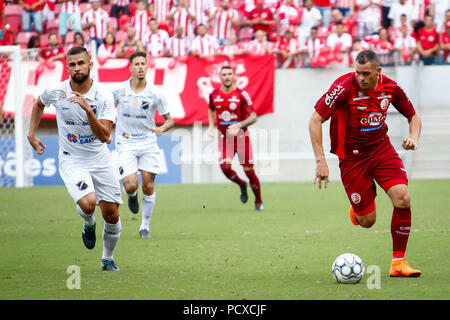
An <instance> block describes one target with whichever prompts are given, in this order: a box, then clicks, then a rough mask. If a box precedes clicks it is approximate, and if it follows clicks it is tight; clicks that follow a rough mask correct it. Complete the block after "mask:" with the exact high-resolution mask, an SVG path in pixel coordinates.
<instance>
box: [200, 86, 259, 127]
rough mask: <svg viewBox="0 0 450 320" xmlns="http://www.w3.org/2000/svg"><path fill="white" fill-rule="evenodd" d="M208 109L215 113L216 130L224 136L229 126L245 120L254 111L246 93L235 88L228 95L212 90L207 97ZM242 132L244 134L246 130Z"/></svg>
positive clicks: (218, 89)
mask: <svg viewBox="0 0 450 320" xmlns="http://www.w3.org/2000/svg"><path fill="white" fill-rule="evenodd" d="M209 109H211V110H213V111H216V121H217V128H218V129H219V131H220V132H222V133H223V134H224V135H225V134H226V130H227V128H228V126H229V125H232V124H234V123H237V122H239V121H242V120H245V119H246V118H247V117H248V115H249V114H250V113H252V112H254V111H255V110H254V109H253V103H252V100H251V99H250V96H249V95H248V93H247V92H246V91H244V90H241V89H237V88H236V89H234V90H233V91H231V92H230V93H224V92H223V91H222V90H220V88H217V89H214V91H213V92H211V94H210V95H209ZM243 130H244V132H246V131H247V128H243Z"/></svg>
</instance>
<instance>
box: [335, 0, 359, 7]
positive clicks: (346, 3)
mask: <svg viewBox="0 0 450 320" xmlns="http://www.w3.org/2000/svg"><path fill="white" fill-rule="evenodd" d="M354 1H355V0H336V3H335V6H336V8H342V9H350V6H351V4H352V2H354Z"/></svg>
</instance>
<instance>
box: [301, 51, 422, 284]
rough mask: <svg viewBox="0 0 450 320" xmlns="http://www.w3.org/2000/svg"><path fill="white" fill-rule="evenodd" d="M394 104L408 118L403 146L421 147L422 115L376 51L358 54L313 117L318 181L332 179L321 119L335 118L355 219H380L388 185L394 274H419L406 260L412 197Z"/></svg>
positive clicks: (334, 149) (366, 222)
mask: <svg viewBox="0 0 450 320" xmlns="http://www.w3.org/2000/svg"><path fill="white" fill-rule="evenodd" d="M391 103H392V105H393V106H394V107H395V108H396V109H397V110H398V111H399V112H400V113H401V114H402V115H403V116H405V117H406V118H407V119H408V123H409V137H405V139H404V140H403V143H402V147H403V148H404V149H405V150H416V149H417V146H418V141H419V136H420V130H421V120H420V117H419V115H417V114H416V112H415V110H414V107H413V105H412V104H411V101H410V100H409V99H408V97H407V96H406V94H405V92H404V91H403V90H402V89H401V88H400V87H399V86H398V84H397V83H396V82H395V81H393V80H391V79H389V78H388V77H386V76H385V75H384V74H381V67H380V62H379V59H378V56H377V55H376V53H375V52H373V51H371V50H364V51H362V52H361V53H359V54H358V56H357V57H356V61H355V72H351V73H348V74H346V75H343V76H341V77H340V78H338V79H337V80H336V81H335V82H334V83H333V84H332V85H331V87H330V89H329V90H328V91H327V92H326V93H325V94H324V95H323V96H322V97H321V98H320V99H319V101H318V102H317V104H316V106H315V111H314V113H313V115H312V117H311V119H310V122H309V132H310V136H311V143H312V147H313V150H314V155H315V158H316V174H315V179H314V184H315V183H316V182H317V181H318V182H319V189H321V187H322V182H324V184H325V185H324V187H325V188H326V187H327V184H328V175H329V170H328V165H327V163H326V160H325V154H324V151H323V146H322V123H324V122H325V121H326V120H328V119H329V118H330V117H331V123H330V137H331V153H334V154H336V155H337V156H338V157H339V168H340V171H341V179H342V182H343V184H344V188H345V191H346V192H347V196H348V198H349V200H350V202H351V207H350V219H351V221H352V223H353V224H355V225H361V226H362V227H364V228H370V227H371V226H372V225H373V224H374V223H375V220H376V206H375V197H376V185H375V182H376V183H377V184H378V185H380V186H381V188H383V190H384V191H385V192H386V194H387V195H388V196H389V198H390V199H391V201H392V205H393V207H394V209H393V214H392V221H391V235H392V240H393V259H392V264H391V268H390V271H389V275H390V276H391V277H418V276H420V274H421V271H419V270H414V269H412V268H411V267H410V266H409V265H408V263H407V262H406V260H405V251H406V245H407V243H408V238H409V233H410V229H411V202H410V195H409V192H408V178H407V175H406V170H405V168H404V166H403V162H402V160H401V159H400V157H399V155H398V154H397V152H396V151H395V149H394V147H393V146H392V144H391V142H390V140H389V136H388V135H387V131H388V128H387V125H386V123H385V120H386V115H387V110H388V108H389V105H390V104H391Z"/></svg>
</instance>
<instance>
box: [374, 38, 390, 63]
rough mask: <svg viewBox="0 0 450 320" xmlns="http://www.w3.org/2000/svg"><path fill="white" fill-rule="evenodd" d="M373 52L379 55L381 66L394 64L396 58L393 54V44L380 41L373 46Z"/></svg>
mask: <svg viewBox="0 0 450 320" xmlns="http://www.w3.org/2000/svg"><path fill="white" fill-rule="evenodd" d="M372 48H373V51H375V52H376V53H377V55H378V59H380V63H381V64H384V65H386V64H391V63H393V62H394V57H393V55H392V54H391V50H390V49H391V48H392V44H391V43H390V42H389V41H383V40H379V41H377V42H375V43H373V44H372Z"/></svg>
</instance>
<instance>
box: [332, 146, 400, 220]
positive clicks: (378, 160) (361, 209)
mask: <svg viewBox="0 0 450 320" xmlns="http://www.w3.org/2000/svg"><path fill="white" fill-rule="evenodd" d="M339 168H340V169H341V179H342V183H343V184H344V188H345V191H346V192H347V196H348V198H349V200H350V202H351V205H352V207H353V210H354V211H355V213H356V215H358V216H362V215H365V214H368V213H370V212H372V211H374V210H375V197H376V195H377V188H376V185H375V182H376V183H377V184H378V185H379V186H380V187H381V188H383V190H384V191H385V192H387V191H388V190H389V189H390V188H391V187H392V186H395V185H398V184H406V185H407V184H408V177H407V175H406V170H405V167H404V165H403V161H402V160H401V159H400V157H399V156H398V153H397V152H396V151H395V149H394V147H393V146H392V144H391V143H390V142H389V140H388V141H387V142H386V143H383V144H381V145H380V146H379V147H377V149H375V150H374V151H373V153H371V154H370V155H369V156H368V157H364V158H362V159H342V160H340V161H339Z"/></svg>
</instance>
